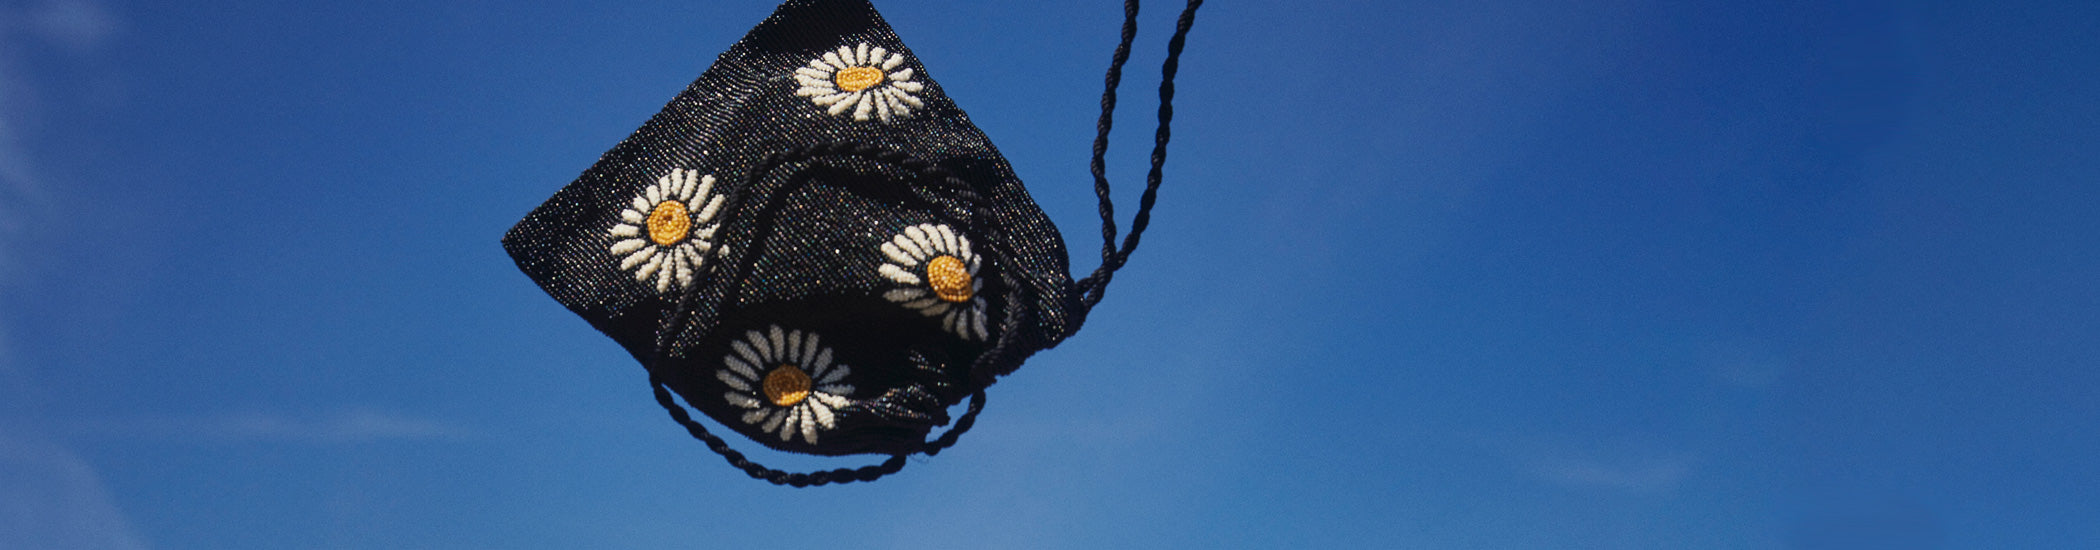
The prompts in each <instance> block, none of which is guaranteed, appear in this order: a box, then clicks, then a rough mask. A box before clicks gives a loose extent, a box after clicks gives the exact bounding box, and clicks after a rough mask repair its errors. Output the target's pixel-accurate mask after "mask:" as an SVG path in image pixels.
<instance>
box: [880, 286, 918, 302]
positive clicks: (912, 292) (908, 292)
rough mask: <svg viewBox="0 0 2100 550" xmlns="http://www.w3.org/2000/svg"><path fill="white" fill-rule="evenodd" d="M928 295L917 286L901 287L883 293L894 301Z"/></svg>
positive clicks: (903, 300)
mask: <svg viewBox="0 0 2100 550" xmlns="http://www.w3.org/2000/svg"><path fill="white" fill-rule="evenodd" d="M925 296H926V291H924V290H919V289H916V288H900V289H896V290H892V291H889V292H884V293H882V298H883V299H885V300H889V301H892V302H898V303H903V302H909V301H912V300H917V299H919V298H923V297H925Z"/></svg>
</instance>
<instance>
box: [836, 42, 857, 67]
mask: <svg viewBox="0 0 2100 550" xmlns="http://www.w3.org/2000/svg"><path fill="white" fill-rule="evenodd" d="M838 53H839V59H842V60H845V62H846V64H845V65H840V66H841V67H858V66H860V62H859V60H857V59H854V58H853V47H852V46H839V52H838Z"/></svg>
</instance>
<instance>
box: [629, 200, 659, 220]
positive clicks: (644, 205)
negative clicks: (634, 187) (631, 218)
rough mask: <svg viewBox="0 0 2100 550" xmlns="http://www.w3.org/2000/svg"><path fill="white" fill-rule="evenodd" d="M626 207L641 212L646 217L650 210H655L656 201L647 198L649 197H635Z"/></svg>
mask: <svg viewBox="0 0 2100 550" xmlns="http://www.w3.org/2000/svg"><path fill="white" fill-rule="evenodd" d="M628 207H629V208H633V209H634V211H635V213H637V214H641V215H642V216H643V217H644V218H645V219H646V218H647V217H648V216H649V213H650V212H652V211H655V210H656V202H655V201H651V200H649V197H635V198H634V202H633V203H630V204H629V205H628ZM634 223H642V222H634Z"/></svg>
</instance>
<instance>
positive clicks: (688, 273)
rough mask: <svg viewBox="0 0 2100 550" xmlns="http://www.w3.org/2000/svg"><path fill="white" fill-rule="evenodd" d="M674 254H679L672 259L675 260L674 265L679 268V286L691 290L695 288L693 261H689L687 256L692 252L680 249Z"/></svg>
mask: <svg viewBox="0 0 2100 550" xmlns="http://www.w3.org/2000/svg"><path fill="white" fill-rule="evenodd" d="M674 252H677V254H676V255H674V256H672V259H673V260H674V262H673V263H675V264H677V266H678V273H677V276H678V286H680V287H687V288H690V287H692V286H693V264H692V261H691V260H688V259H687V256H686V255H687V254H691V253H692V252H689V251H687V250H686V249H685V248H684V247H679V248H678V249H677V250H675V251H674Z"/></svg>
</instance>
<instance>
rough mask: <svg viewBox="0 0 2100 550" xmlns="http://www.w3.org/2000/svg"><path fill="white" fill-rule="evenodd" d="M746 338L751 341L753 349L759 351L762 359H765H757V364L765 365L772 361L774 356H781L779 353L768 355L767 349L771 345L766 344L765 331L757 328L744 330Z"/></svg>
mask: <svg viewBox="0 0 2100 550" xmlns="http://www.w3.org/2000/svg"><path fill="white" fill-rule="evenodd" d="M744 340H746V341H749V342H750V343H751V349H753V350H756V351H757V352H758V357H759V358H760V359H764V361H757V362H756V364H760V365H764V364H768V363H772V362H773V359H774V358H776V357H779V356H778V355H766V350H767V349H769V348H770V346H767V345H766V335H765V333H762V332H759V331H755V330H747V331H744Z"/></svg>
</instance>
